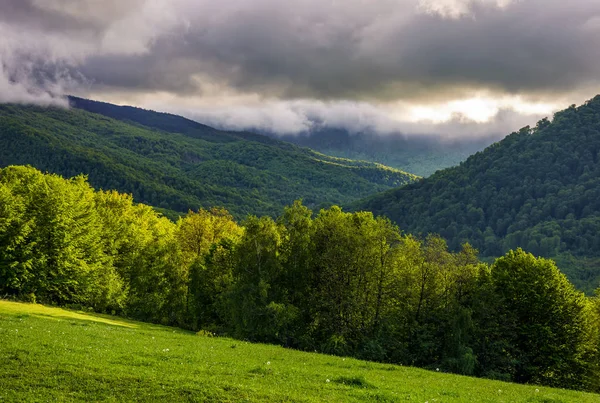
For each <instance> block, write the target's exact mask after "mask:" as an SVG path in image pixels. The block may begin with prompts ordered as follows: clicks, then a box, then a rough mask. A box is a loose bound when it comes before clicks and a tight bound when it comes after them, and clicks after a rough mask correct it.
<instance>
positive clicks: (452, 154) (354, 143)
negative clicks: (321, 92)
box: [271, 128, 493, 176]
mask: <svg viewBox="0 0 600 403" xmlns="http://www.w3.org/2000/svg"><path fill="white" fill-rule="evenodd" d="M271 136H273V137H275V138H278V139H281V140H284V141H287V142H290V143H294V144H297V145H300V146H304V147H310V148H312V149H313V150H317V151H320V152H322V153H325V154H328V155H333V156H336V157H342V158H351V159H356V160H365V161H372V162H378V163H381V164H385V165H388V166H391V167H394V168H397V169H400V170H403V171H406V172H411V173H414V174H415V175H419V176H429V175H431V174H433V173H434V172H435V171H437V170H440V169H444V168H448V167H451V166H454V165H458V164H459V163H460V162H462V161H464V160H466V159H467V157H469V156H470V155H472V154H474V153H476V152H477V151H481V150H483V149H484V148H485V147H487V146H489V145H490V144H491V143H492V142H493V141H492V140H491V139H490V138H489V137H486V138H479V139H468V140H464V139H456V140H441V139H440V138H437V137H432V136H402V135H378V134H373V133H365V132H362V133H350V132H348V131H347V130H343V129H335V128H320V129H316V130H313V131H311V132H309V133H304V134H299V135H293V136H292V135H285V136H275V135H272V134H271Z"/></svg>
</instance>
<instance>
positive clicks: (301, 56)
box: [0, 0, 600, 134]
mask: <svg viewBox="0 0 600 403" xmlns="http://www.w3.org/2000/svg"><path fill="white" fill-rule="evenodd" d="M0 67H1V70H0V101H4V102H33V101H38V102H41V103H45V104H48V103H56V102H57V103H61V102H63V101H62V100H61V98H60V96H61V95H62V94H64V93H67V92H75V93H78V94H80V95H87V96H91V97H99V98H102V99H105V100H108V101H113V102H128V103H135V104H140V105H143V106H148V105H152V106H158V107H162V108H163V109H169V110H174V111H186V112H187V114H188V115H190V116H197V117H198V118H202V119H207V120H208V121H209V122H210V123H213V124H218V125H220V126H226V127H232V128H263V129H271V130H273V131H278V132H298V131H302V130H304V129H305V128H307V127H309V128H310V127H311V125H314V124H315V122H323V121H326V122H330V123H331V124H333V123H334V122H335V124H338V125H346V126H349V125H352V127H354V128H355V129H360V128H361V127H363V126H366V127H370V128H372V129H373V130H376V131H378V132H387V133H390V132H394V131H403V132H407V131H411V132H428V131H430V130H433V131H440V132H441V131H447V132H448V131H449V132H452V133H454V132H457V133H459V134H460V132H461V131H462V132H470V133H473V132H480V131H487V132H489V131H491V130H500V129H502V130H504V129H505V127H504V126H511V128H513V129H514V128H516V127H517V124H521V123H523V122H524V121H528V122H529V123H533V122H534V121H531V120H527V119H531V118H537V117H538V115H537V114H535V116H530V117H529V118H527V115H530V114H531V113H529V112H527V110H526V109H527V108H525V109H523V108H521V109H519V108H518V107H513V106H511V105H507V104H506V102H505V101H502V102H497V105H496V106H495V107H494V108H495V109H494V111H495V112H494V113H492V116H491V117H489V120H490V121H489V123H487V124H484V123H479V124H476V123H474V122H473V120H477V119H474V118H473V117H472V116H470V115H469V110H468V107H467V109H465V111H464V113H462V112H461V113H462V114H461V113H459V114H458V115H452V116H451V117H450V118H448V119H446V120H448V122H446V123H444V124H442V125H441V126H440V125H434V124H432V123H427V122H421V123H420V124H418V123H414V121H415V120H416V119H415V117H414V116H413V115H411V111H412V110H413V109H415V108H418V107H421V108H423V107H425V108H428V107H429V108H434V109H435V108H442V109H443V108H444V107H445V106H447V105H448V103H449V102H452V101H457V100H465V99H474V98H475V99H488V100H489V99H491V100H498V99H503V100H506V99H519V100H520V102H521V103H523V104H527V103H529V104H533V103H537V104H546V105H551V106H550V108H551V107H552V106H555V107H563V106H565V105H566V104H569V103H572V102H581V101H583V100H584V99H585V98H587V97H591V96H593V95H595V94H594V92H596V91H598V89H600V2H596V1H589V0H571V1H570V2H569V3H568V4H566V3H565V2H564V1H562V0H435V1H434V0H377V1H373V0H344V1H341V0H329V1H322V0H295V1H293V2H281V1H279V0H223V1H220V2H214V1H208V0H132V1H127V2H125V1H121V0H109V1H106V0H4V1H2V2H1V3H0ZM467 105H468V104H467ZM465 117H467V118H465ZM532 120H533V119H532ZM510 121H513V122H514V123H510ZM349 122H350V123H349ZM507 122H508V123H507ZM498 125H499V126H498ZM461 127H462V129H461Z"/></svg>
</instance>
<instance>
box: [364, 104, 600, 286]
mask: <svg viewBox="0 0 600 403" xmlns="http://www.w3.org/2000/svg"><path fill="white" fill-rule="evenodd" d="M353 207H354V208H355V209H365V210H370V211H373V212H375V213H376V214H382V215H386V216H388V217H390V218H391V219H392V220H393V221H395V222H396V223H397V224H399V225H400V227H401V228H402V229H403V230H405V231H408V232H412V233H430V232H435V233H439V234H440V235H442V236H443V237H444V238H446V239H448V241H449V246H450V247H452V248H457V247H458V246H459V245H460V244H461V243H463V242H466V241H468V242H470V243H471V244H472V245H473V246H475V247H476V248H478V249H479V250H480V251H481V252H482V254H483V255H484V256H498V255H501V254H502V253H504V252H505V251H507V250H508V249H512V248H516V247H519V246H520V247H523V248H525V249H526V250H528V251H530V252H532V253H534V254H537V255H543V256H547V257H558V262H559V264H562V265H563V267H566V268H567V271H569V272H570V274H571V276H572V280H573V281H575V282H576V283H579V285H580V286H582V287H584V288H585V287H589V288H587V289H588V290H589V289H591V288H593V287H598V286H599V285H600V96H597V97H596V98H594V99H592V100H590V101H588V102H586V103H585V104H584V105H582V106H580V107H578V108H576V107H575V106H571V107H570V108H568V109H566V110H564V111H562V112H559V113H556V114H555V115H554V119H553V120H552V121H549V120H547V119H544V120H542V121H540V122H539V123H538V124H537V126H536V127H534V128H530V127H525V128H523V129H521V130H520V131H518V132H515V133H512V134H511V135H509V136H508V137H506V138H505V139H504V140H502V141H500V142H499V143H496V144H493V145H492V146H490V147H488V148H486V149H485V151H483V152H479V153H477V154H475V155H473V156H471V157H470V158H468V159H467V161H466V162H464V163H462V164H460V166H458V167H454V168H449V169H446V170H443V171H440V172H437V173H436V174H434V175H432V176H431V177H429V178H426V179H423V180H420V181H418V182H417V183H414V184H411V185H408V186H406V187H403V188H400V189H394V190H391V191H387V192H384V193H382V194H379V195H375V196H372V197H370V198H368V199H367V200H364V201H362V202H359V203H356V204H355V205H354V206H353ZM574 277H575V278H574Z"/></svg>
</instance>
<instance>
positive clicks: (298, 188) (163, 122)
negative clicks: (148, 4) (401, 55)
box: [0, 98, 416, 218]
mask: <svg viewBox="0 0 600 403" xmlns="http://www.w3.org/2000/svg"><path fill="white" fill-rule="evenodd" d="M70 102H71V104H72V106H73V107H72V108H70V109H60V108H42V107H37V106H22V105H13V104H4V105H0V166H7V165H23V164H30V165H32V166H34V167H36V168H38V169H41V170H44V171H49V172H54V173H59V174H61V175H65V176H73V175H77V174H80V173H83V174H87V175H89V181H90V183H91V184H92V185H93V186H95V187H98V188H104V189H117V190H119V191H121V192H128V193H133V195H134V196H135V198H136V200H138V201H140V202H143V203H147V204H151V205H153V206H156V207H159V208H162V209H164V210H166V211H167V212H187V210H188V209H197V208H199V207H209V206H223V207H226V208H227V209H228V210H229V211H231V212H232V213H233V214H234V215H236V216H237V217H238V218H239V217H243V216H245V215H246V214H249V213H251V214H257V215H274V214H277V213H279V212H280V211H281V208H282V206H283V205H286V204H290V203H291V202H292V201H293V200H295V199H298V198H302V199H304V202H305V203H306V204H307V205H311V206H313V207H319V206H320V205H328V204H341V203H349V202H351V201H354V200H356V199H358V198H361V197H365V196H367V195H369V194H373V193H376V192H379V191H382V190H386V189H389V188H392V187H395V186H400V185H402V184H405V183H408V182H412V181H414V180H415V179H416V177H415V176H414V175H410V174H407V173H404V172H401V171H399V170H396V169H392V168H388V167H384V166H382V165H379V164H374V163H365V162H355V161H350V160H347V159H340V158H334V157H330V156H326V155H323V154H320V153H317V152H314V151H312V150H309V149H306V148H301V147H298V146H295V145H292V144H289V143H285V142H283V141H279V140H274V139H271V138H269V137H266V136H262V135H258V134H254V133H235V132H226V131H219V130H216V129H214V128H211V127H209V126H205V125H202V124H199V123H197V122H194V121H191V120H188V119H185V118H182V117H180V116H176V115H171V114H166V113H159V112H154V111H148V110H144V109H139V108H133V107H125V106H116V105H111V104H107V103H101V102H95V101H89V100H84V99H80V98H71V99H70Z"/></svg>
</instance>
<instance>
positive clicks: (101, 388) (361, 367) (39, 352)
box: [0, 301, 600, 403]
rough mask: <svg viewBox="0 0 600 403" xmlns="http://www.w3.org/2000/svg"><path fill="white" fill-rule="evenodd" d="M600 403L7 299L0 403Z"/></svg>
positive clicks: (1, 304)
mask: <svg viewBox="0 0 600 403" xmlns="http://www.w3.org/2000/svg"><path fill="white" fill-rule="evenodd" d="M131 400H138V401H190V402H205V401H215V402H316V401H327V402H356V401H374V402H404V401H413V402H426V401H428V402H430V403H433V402H500V401H504V402H598V401H600V396H598V395H593V394H585V393H578V392H573V391H566V390H558V389H551V388H544V387H536V386H525V385H516V384H508V383H503V382H497V381H489V380H482V379H475V378H469V377H462V376H456V375H450V374H444V373H436V372H430V371H425V370H421V369H415V368H407V367H401V366H394V365H387V364H376V363H369V362H365V361H360V360H355V359H350V358H343V357H334V356H328V355H322V354H314V353H303V352H299V351H293V350H287V349H283V348H281V347H275V346H268V345H261V344H251V343H247V342H243V341H238V340H232V339H227V338H213V337H203V336H198V335H196V334H194V333H191V332H185V331H182V330H179V329H174V328H169V327H163V326H156V325H149V324H144V323H139V322H133V321H128V320H123V319H120V318H114V317H108V316H104V315H95V314H89V313H85V312H74V311H68V310H63V309H58V308H49V307H44V306H41V305H34V304H19V303H13V302H6V301H0V402H9V401H10V402H13V401H14V402H17V401H18V402H21V401H115V402H117V401H118V402H121V401H131Z"/></svg>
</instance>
